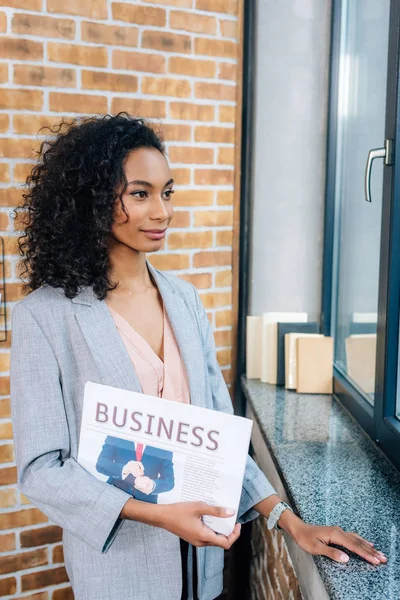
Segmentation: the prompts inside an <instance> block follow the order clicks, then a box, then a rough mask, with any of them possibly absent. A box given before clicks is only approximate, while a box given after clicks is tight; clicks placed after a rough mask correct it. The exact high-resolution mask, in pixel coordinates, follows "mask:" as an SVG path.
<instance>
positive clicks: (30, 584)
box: [21, 567, 69, 592]
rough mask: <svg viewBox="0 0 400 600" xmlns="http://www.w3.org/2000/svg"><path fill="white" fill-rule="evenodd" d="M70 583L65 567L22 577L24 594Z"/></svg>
mask: <svg viewBox="0 0 400 600" xmlns="http://www.w3.org/2000/svg"><path fill="white" fill-rule="evenodd" d="M66 581H69V579H68V575H67V572H66V570H65V568H64V567H56V568H55V569H48V570H46V571H38V572H37V573H29V574H28V575H22V577H21V589H22V591H23V592H26V591H28V590H35V589H37V588H41V587H47V586H50V585H56V584H57V583H64V582H66Z"/></svg>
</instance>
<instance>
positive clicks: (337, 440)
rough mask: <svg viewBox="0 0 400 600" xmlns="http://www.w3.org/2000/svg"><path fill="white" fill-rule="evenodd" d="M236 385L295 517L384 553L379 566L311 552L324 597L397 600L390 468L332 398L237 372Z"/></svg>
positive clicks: (398, 557)
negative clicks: (351, 535)
mask: <svg viewBox="0 0 400 600" xmlns="http://www.w3.org/2000/svg"><path fill="white" fill-rule="evenodd" d="M242 387H243V390H244V393H245V395H246V398H247V401H248V414H249V415H250V416H251V417H253V419H254V420H255V428H254V429H255V431H256V434H255V435H258V436H259V441H258V445H259V444H260V440H262V441H263V442H264V443H265V445H266V450H267V451H268V455H270V456H271V458H272V461H273V463H274V467H275V468H276V471H277V473H278V475H279V478H280V480H281V482H282V484H283V488H284V490H285V492H286V495H287V497H288V499H289V501H290V502H291V505H292V506H293V507H294V508H295V510H296V512H297V513H298V514H299V516H300V517H301V518H302V519H304V521H306V522H308V523H313V524H316V525H340V526H341V527H342V528H343V529H344V530H346V531H355V532H357V533H358V534H359V535H361V536H362V537H364V538H365V539H367V540H369V541H372V542H374V544H375V547H376V548H377V549H378V550H381V551H382V552H383V553H384V554H385V555H386V556H387V557H388V562H387V563H386V564H381V565H379V566H374V565H372V564H370V563H368V562H366V561H365V560H364V559H361V558H360V557H358V556H357V555H354V554H352V553H351V552H349V554H350V561H349V563H347V564H339V563H336V562H333V561H331V560H330V559H329V558H326V557H322V556H313V557H311V559H312V560H313V562H314V564H315V566H316V568H317V571H318V573H319V576H320V578H321V580H322V583H323V586H324V587H325V590H326V592H327V595H328V597H329V598H331V599H333V600H362V599H368V600H398V599H399V598H400V536H399V533H400V474H399V473H398V471H397V470H396V469H395V468H394V467H393V465H392V464H391V463H390V462H389V461H388V459H387V458H386V457H385V455H384V454H383V453H382V451H381V450H380V449H379V448H378V447H377V446H376V444H374V442H373V441H372V440H371V439H370V438H369V437H368V436H367V435H366V434H365V433H364V431H363V430H362V429H361V428H360V427H359V426H358V424H357V423H356V422H355V421H354V420H353V419H352V418H351V417H350V415H349V414H348V413H347V411H346V410H345V409H344V408H343V407H342V405H341V404H340V403H339V402H338V401H337V400H336V399H335V398H333V397H331V396H314V395H301V394H296V393H294V392H289V391H287V390H285V389H283V388H277V387H275V386H272V385H268V384H264V383H261V382H260V381H258V380H247V379H246V378H245V377H243V378H242ZM261 436H262V437H261ZM296 547H297V546H296ZM292 549H293V545H292ZM289 552H290V548H289ZM304 554H306V553H304ZM309 557H310V555H307V558H308V559H309ZM303 575H304V574H303ZM306 600H308V598H306Z"/></svg>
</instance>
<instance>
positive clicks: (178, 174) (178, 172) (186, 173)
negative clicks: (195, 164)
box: [172, 167, 192, 185]
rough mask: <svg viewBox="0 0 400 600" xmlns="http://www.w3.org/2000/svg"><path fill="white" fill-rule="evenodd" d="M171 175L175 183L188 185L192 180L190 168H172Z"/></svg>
mask: <svg viewBox="0 0 400 600" xmlns="http://www.w3.org/2000/svg"><path fill="white" fill-rule="evenodd" d="M172 176H173V178H174V180H175V183H176V184H177V185H189V184H190V183H191V180H192V175H191V171H190V169H182V168H181V169H180V168H176V167H175V168H174V169H172Z"/></svg>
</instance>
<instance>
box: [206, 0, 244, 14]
mask: <svg viewBox="0 0 400 600" xmlns="http://www.w3.org/2000/svg"><path fill="white" fill-rule="evenodd" d="M196 8H197V9H198V10H207V11H209V12H218V13H225V14H228V15H237V13H238V0H196Z"/></svg>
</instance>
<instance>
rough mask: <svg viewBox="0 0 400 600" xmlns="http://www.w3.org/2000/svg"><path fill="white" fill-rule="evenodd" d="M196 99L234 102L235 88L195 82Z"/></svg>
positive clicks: (220, 84)
mask: <svg viewBox="0 0 400 600" xmlns="http://www.w3.org/2000/svg"><path fill="white" fill-rule="evenodd" d="M194 89H195V95H196V98H204V99H206V100H229V101H232V102H234V101H235V100H236V86H234V85H224V84H223V83H207V82H206V81H196V82H195V84H194Z"/></svg>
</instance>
